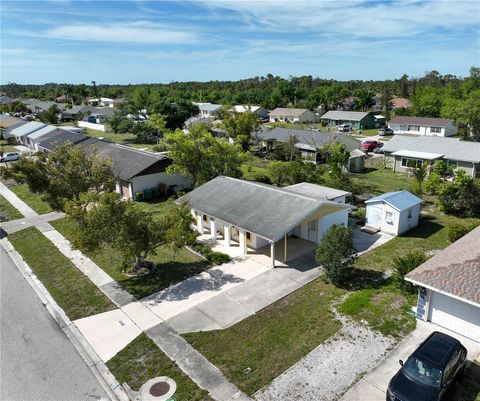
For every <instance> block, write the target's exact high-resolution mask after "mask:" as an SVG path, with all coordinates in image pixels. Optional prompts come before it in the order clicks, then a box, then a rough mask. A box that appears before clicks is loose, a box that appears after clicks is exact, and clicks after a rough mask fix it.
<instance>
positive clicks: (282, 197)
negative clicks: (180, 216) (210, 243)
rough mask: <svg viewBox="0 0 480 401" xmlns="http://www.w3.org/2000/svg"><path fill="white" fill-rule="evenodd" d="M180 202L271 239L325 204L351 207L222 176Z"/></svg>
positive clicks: (291, 227)
mask: <svg viewBox="0 0 480 401" xmlns="http://www.w3.org/2000/svg"><path fill="white" fill-rule="evenodd" d="M177 202H178V203H181V202H187V203H188V204H189V206H190V207H191V208H193V209H195V210H199V211H201V212H202V213H205V214H207V215H209V216H212V217H213V218H216V219H219V220H221V221H224V222H226V223H230V224H233V225H234V226H236V227H239V228H242V229H244V230H247V231H249V232H252V233H254V234H256V235H258V236H260V237H262V238H265V239H267V240H270V241H277V240H279V239H281V238H283V236H284V235H285V234H287V233H288V232H290V231H291V230H292V229H293V228H295V227H296V226H297V225H298V224H300V223H301V222H302V221H303V220H305V219H306V218H307V217H308V216H310V215H312V214H313V213H315V212H316V211H318V210H319V209H320V208H322V207H328V208H331V209H332V212H333V211H336V210H338V209H348V208H349V207H350V206H349V205H345V204H339V203H335V202H330V201H327V200H323V201H320V200H318V199H315V198H312V197H308V196H305V195H301V194H298V193H294V192H291V191H288V190H285V189H283V188H278V187H274V186H271V185H266V184H260V183H257V182H252V181H244V180H239V179H236V178H230V177H223V176H220V177H216V178H214V179H213V180H211V181H208V182H207V183H205V184H203V185H202V186H200V187H198V188H196V189H194V190H193V191H192V192H189V193H188V194H186V195H184V196H182V197H181V198H180V199H178V200H177Z"/></svg>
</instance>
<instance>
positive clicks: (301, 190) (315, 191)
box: [283, 182, 351, 201]
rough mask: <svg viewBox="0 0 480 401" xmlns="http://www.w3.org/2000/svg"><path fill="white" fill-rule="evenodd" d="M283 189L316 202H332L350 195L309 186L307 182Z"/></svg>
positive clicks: (327, 188) (330, 189) (319, 186)
mask: <svg viewBox="0 0 480 401" xmlns="http://www.w3.org/2000/svg"><path fill="white" fill-rule="evenodd" d="M283 189H284V190H285V191H290V192H294V193H297V194H300V195H305V196H308V197H311V198H315V199H318V200H331V201H333V200H335V199H337V198H339V197H341V196H347V195H351V193H350V192H346V191H341V190H340V189H335V188H330V187H324V186H323V185H317V184H311V183H309V182H301V183H299V184H295V185H290V186H288V187H284V188H283Z"/></svg>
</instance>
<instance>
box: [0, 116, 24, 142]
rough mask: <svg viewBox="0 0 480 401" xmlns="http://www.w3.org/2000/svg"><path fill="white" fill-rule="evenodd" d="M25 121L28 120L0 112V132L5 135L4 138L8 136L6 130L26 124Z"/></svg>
mask: <svg viewBox="0 0 480 401" xmlns="http://www.w3.org/2000/svg"><path fill="white" fill-rule="evenodd" d="M27 122H28V121H26V120H23V119H21V118H18V117H13V116H10V115H8V114H0V132H1V133H2V134H4V135H5V138H8V137H9V135H8V131H11V130H12V129H14V128H16V127H19V126H20V125H23V124H26V123H27Z"/></svg>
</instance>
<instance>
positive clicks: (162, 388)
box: [150, 382, 170, 397]
mask: <svg viewBox="0 0 480 401" xmlns="http://www.w3.org/2000/svg"><path fill="white" fill-rule="evenodd" d="M169 391H170V384H168V383H166V382H158V383H155V384H154V385H153V386H152V387H150V394H151V395H153V396H155V397H160V396H161V395H165V394H167V393H168V392H169Z"/></svg>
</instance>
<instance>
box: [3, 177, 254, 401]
mask: <svg viewBox="0 0 480 401" xmlns="http://www.w3.org/2000/svg"><path fill="white" fill-rule="evenodd" d="M0 192H1V194H2V195H3V196H4V197H5V199H7V200H8V201H9V202H10V203H11V204H12V205H13V206H14V207H15V208H16V209H17V210H19V211H20V212H21V213H22V214H23V215H24V216H25V218H26V222H25V223H26V224H25V225H24V227H26V226H27V222H28V223H29V224H30V226H35V227H36V228H38V229H39V231H41V232H42V233H43V234H44V235H45V236H46V237H47V238H48V239H49V240H50V241H52V243H53V244H54V245H55V246H56V247H57V248H58V249H59V250H60V252H62V253H63V254H64V255H65V256H66V257H68V258H69V259H70V260H71V261H72V263H73V264H74V265H75V266H76V267H77V268H78V269H79V270H80V271H81V272H82V273H84V274H85V275H86V276H87V277H88V278H89V279H90V280H91V281H92V282H93V283H94V284H95V285H96V286H97V287H98V288H99V289H100V290H101V291H102V292H103V293H104V294H105V295H106V296H107V297H108V298H109V299H111V300H112V302H114V303H115V304H116V305H117V306H118V307H119V308H120V309H119V310H118V309H117V310H115V311H109V312H105V313H101V314H98V315H94V316H89V317H87V318H83V319H79V320H77V321H75V322H74V324H75V325H76V326H77V327H78V329H79V330H80V332H81V333H82V334H83V335H84V337H85V338H86V339H87V341H88V342H89V343H90V345H91V346H92V348H93V349H94V350H95V351H96V352H97V354H98V355H99V356H100V357H101V358H102V360H104V361H106V360H108V359H110V358H111V357H113V356H114V355H115V354H116V353H117V352H119V351H120V350H121V349H123V348H124V347H125V346H126V345H128V343H129V342H130V341H132V340H133V339H134V338H135V337H136V336H137V335H138V334H140V333H141V332H142V331H144V332H145V333H146V334H147V335H148V336H149V337H150V338H151V339H152V340H153V341H154V342H155V344H157V346H158V347H159V348H160V349H161V350H162V351H163V352H164V353H165V354H166V355H167V356H168V357H169V358H170V359H171V360H173V361H174V362H175V363H176V364H177V365H178V366H179V368H180V369H181V370H182V371H183V372H184V373H185V374H187V375H188V376H189V377H190V378H191V379H192V380H193V381H194V382H195V383H197V385H198V386H199V387H200V388H202V389H204V390H207V391H208V392H209V393H210V395H211V397H212V398H213V399H214V400H217V401H233V400H240V401H246V400H250V398H248V397H247V396H246V395H245V394H243V393H242V392H241V391H240V390H239V389H238V388H237V387H236V386H235V385H233V384H232V383H230V382H229V381H228V380H227V379H226V378H225V376H223V374H222V373H221V372H220V370H219V369H218V368H217V367H216V366H214V365H213V364H211V363H210V362H209V361H208V360H207V359H206V358H205V357H204V356H203V355H201V354H200V353H199V352H198V351H196V350H195V349H194V348H193V347H192V346H191V345H190V344H189V343H188V342H186V341H185V340H184V339H183V338H182V337H181V336H180V335H179V334H178V333H177V332H176V331H175V330H173V329H172V328H171V327H170V326H168V325H167V324H166V323H164V322H163V321H162V319H160V317H159V316H157V315H156V314H154V313H153V312H152V311H151V310H150V309H149V308H147V307H146V306H145V305H144V304H143V303H141V302H139V301H137V300H136V299H135V298H133V297H132V296H131V294H129V293H128V292H127V291H125V290H124V289H123V288H122V287H121V286H120V285H119V284H118V283H116V282H115V281H114V280H113V279H112V278H111V277H110V276H109V275H108V274H107V273H105V272H104V271H103V270H102V269H100V267H98V266H97V265H96V264H95V263H94V262H93V261H92V260H91V259H90V258H88V257H87V256H85V255H84V254H83V253H81V252H80V251H77V250H73V249H72V247H71V244H70V242H69V241H68V240H67V239H66V238H65V237H63V236H62V235H61V234H60V233H59V232H58V231H57V230H55V229H54V228H53V227H52V226H51V225H50V224H49V223H48V222H47V221H45V220H42V219H40V218H39V215H38V213H36V212H35V211H34V210H32V209H31V208H30V207H29V206H28V205H27V204H26V203H25V202H23V201H22V200H21V199H20V198H18V197H17V196H16V195H15V194H14V193H13V192H12V191H10V189H8V188H7V187H6V186H5V185H4V184H3V183H0ZM22 220H23V219H22ZM17 223H18V222H17ZM10 226H11V227H15V224H14V223H13V222H10ZM2 228H3V226H2ZM119 327H127V328H128V331H127V330H122V329H119Z"/></svg>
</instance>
